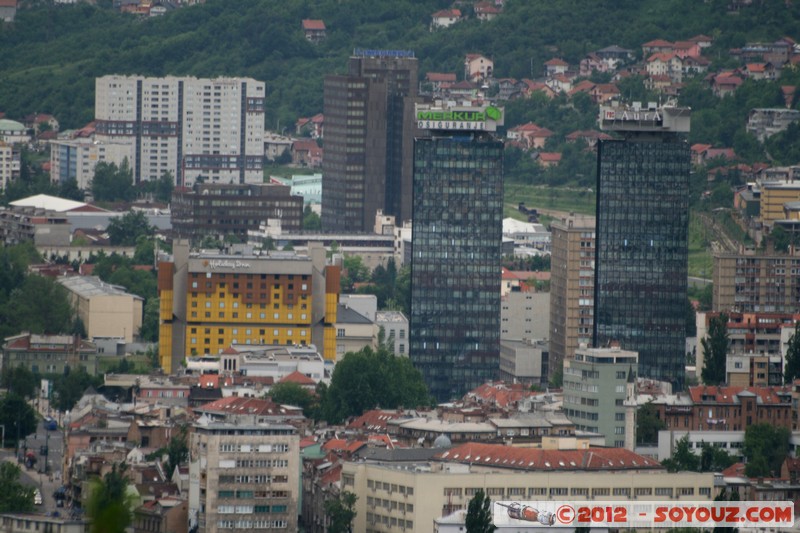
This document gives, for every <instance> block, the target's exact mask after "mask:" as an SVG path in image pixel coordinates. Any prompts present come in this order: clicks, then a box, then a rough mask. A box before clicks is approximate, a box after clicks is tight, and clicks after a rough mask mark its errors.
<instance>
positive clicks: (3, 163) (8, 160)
mask: <svg viewBox="0 0 800 533" xmlns="http://www.w3.org/2000/svg"><path fill="white" fill-rule="evenodd" d="M19 171H20V166H19V152H17V151H16V150H14V149H13V148H12V146H11V145H10V144H6V143H4V142H2V141H0V191H2V190H5V188H6V187H7V186H8V184H9V183H11V182H12V181H14V180H16V179H17V177H19Z"/></svg>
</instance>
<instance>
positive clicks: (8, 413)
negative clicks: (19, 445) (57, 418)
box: [0, 393, 36, 444]
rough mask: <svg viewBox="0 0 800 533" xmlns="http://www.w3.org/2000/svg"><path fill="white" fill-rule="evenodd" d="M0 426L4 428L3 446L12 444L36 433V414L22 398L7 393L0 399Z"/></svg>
mask: <svg viewBox="0 0 800 533" xmlns="http://www.w3.org/2000/svg"><path fill="white" fill-rule="evenodd" d="M0 425H3V426H4V427H5V434H6V442H5V444H9V443H14V442H17V440H16V439H17V438H20V439H22V438H25V437H27V436H28V435H30V434H31V433H33V432H34V431H36V413H35V412H34V411H33V407H31V406H30V405H29V404H28V402H27V401H25V399H24V398H22V397H21V396H18V395H16V394H10V393H9V394H6V395H5V396H3V397H2V398H0Z"/></svg>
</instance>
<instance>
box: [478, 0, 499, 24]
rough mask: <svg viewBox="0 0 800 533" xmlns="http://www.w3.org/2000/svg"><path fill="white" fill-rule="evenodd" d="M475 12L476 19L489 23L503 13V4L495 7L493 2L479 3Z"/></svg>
mask: <svg viewBox="0 0 800 533" xmlns="http://www.w3.org/2000/svg"><path fill="white" fill-rule="evenodd" d="M472 9H473V11H474V13H475V18H476V19H478V20H480V21H481V22H488V21H490V20H493V19H495V18H496V17H497V15H499V14H500V13H502V12H503V7H502V4H499V5H495V4H494V3H492V2H487V1H484V2H477V3H476V4H475V5H474V6H473V8H472Z"/></svg>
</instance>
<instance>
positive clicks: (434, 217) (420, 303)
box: [410, 134, 503, 401]
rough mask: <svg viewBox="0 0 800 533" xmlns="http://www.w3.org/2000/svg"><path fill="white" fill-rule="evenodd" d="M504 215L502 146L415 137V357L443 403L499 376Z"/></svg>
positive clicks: (476, 139)
mask: <svg viewBox="0 0 800 533" xmlns="http://www.w3.org/2000/svg"><path fill="white" fill-rule="evenodd" d="M502 218H503V143H501V142H498V141H495V140H494V139H492V138H491V137H489V136H487V135H483V134H479V135H473V136H467V137H434V138H425V139H417V140H416V142H415V147H414V214H413V220H414V226H413V257H412V260H411V325H410V348H411V349H410V356H411V360H412V361H413V363H414V365H415V366H416V367H417V368H418V369H419V370H420V371H421V372H422V375H423V377H424V379H425V382H426V384H427V386H428V389H429V391H430V393H431V394H432V395H433V396H434V397H435V398H436V399H437V400H438V401H446V400H450V399H452V398H456V397H460V396H462V395H463V394H464V393H465V392H467V391H468V390H470V389H472V388H474V387H477V386H478V385H480V384H482V383H484V382H485V381H487V380H489V379H493V378H495V377H496V375H497V372H498V368H499V364H500V363H499V362H500V274H501V272H500V257H501V243H502V227H503V221H502Z"/></svg>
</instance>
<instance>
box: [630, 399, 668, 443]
mask: <svg viewBox="0 0 800 533" xmlns="http://www.w3.org/2000/svg"><path fill="white" fill-rule="evenodd" d="M666 428H667V424H665V423H664V421H663V420H661V419H660V418H658V410H657V409H656V406H655V405H653V402H652V401H650V402H647V403H646V404H644V405H642V406H641V407H639V409H638V411H637V413H636V444H640V445H643V444H656V443H658V432H659V431H661V430H662V429H666Z"/></svg>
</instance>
